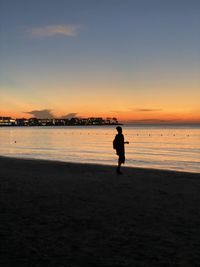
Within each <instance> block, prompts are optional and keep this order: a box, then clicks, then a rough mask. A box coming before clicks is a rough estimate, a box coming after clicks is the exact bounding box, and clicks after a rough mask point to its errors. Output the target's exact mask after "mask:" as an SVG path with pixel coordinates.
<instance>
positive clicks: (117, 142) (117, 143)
mask: <svg viewBox="0 0 200 267" xmlns="http://www.w3.org/2000/svg"><path fill="white" fill-rule="evenodd" d="M116 130H117V132H118V134H116V136H115V139H114V140H113V148H114V149H115V150H116V154H117V155H118V156H119V159H118V166H117V173H118V174H122V172H121V170H120V168H121V164H122V163H123V164H124V163H125V149H124V144H129V142H124V135H123V134H122V127H120V126H117V127H116Z"/></svg>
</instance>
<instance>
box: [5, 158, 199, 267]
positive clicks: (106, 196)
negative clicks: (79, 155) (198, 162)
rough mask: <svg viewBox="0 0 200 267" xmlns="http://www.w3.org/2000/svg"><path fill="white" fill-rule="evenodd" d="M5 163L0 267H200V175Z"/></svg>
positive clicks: (28, 161)
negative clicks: (199, 266)
mask: <svg viewBox="0 0 200 267" xmlns="http://www.w3.org/2000/svg"><path fill="white" fill-rule="evenodd" d="M123 171H124V174H123V175H116V173H115V166H108V165H106V166H105V165H95V164H77V163H65V162H59V161H47V160H35V159H34V160H32V159H16V158H9V157H1V156H0V183H1V198H0V200H1V218H2V219H1V226H0V231H1V242H2V244H3V246H2V252H1V253H2V255H1V257H0V265H1V266H2V267H9V266H10V267H11V266H12V267H13V266H16V267H17V266H19V267H23V266H27V267H29V266H41V267H44V266H48V267H55V266H72V267H77V266H78V267H83V266H87V267H93V266H99V267H101V266H102V267H104V266H106V267H111V266H120V267H127V266H128V267H129V266H130V267H132V266H139V267H140V266H141V267H142V266H161V267H163V266H170V267H171V266H198V264H199V262H200V255H199V249H200V227H199V225H200V194H199V190H200V179H199V178H200V174H198V173H186V172H177V171H165V170H156V169H141V168H129V167H124V168H123Z"/></svg>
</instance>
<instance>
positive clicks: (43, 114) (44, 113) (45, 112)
mask: <svg viewBox="0 0 200 267" xmlns="http://www.w3.org/2000/svg"><path fill="white" fill-rule="evenodd" d="M24 113H26V114H31V115H33V116H34V117H36V118H38V119H53V118H54V117H55V116H54V115H53V113H52V110H51V109H42V110H32V111H28V112H24Z"/></svg>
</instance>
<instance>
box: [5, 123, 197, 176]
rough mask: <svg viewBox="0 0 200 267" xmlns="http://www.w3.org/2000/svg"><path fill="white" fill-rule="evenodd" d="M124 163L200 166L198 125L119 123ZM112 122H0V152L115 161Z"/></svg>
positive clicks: (177, 167) (188, 168)
mask: <svg viewBox="0 0 200 267" xmlns="http://www.w3.org/2000/svg"><path fill="white" fill-rule="evenodd" d="M123 133H124V136H125V139H126V140H127V141H129V142H130V144H129V145H126V166H133V167H145V168H158V169H168V170H178V171H189V172H198V173H199V172H200V127H197V126H196V127H180V126H179V127H174V126H173V127H172V126H171V127H170V126H166V127H161V126H159V127H158V126H148V127H147V126H146V127H141V126H140V127H136V126H123ZM115 134H116V130H115V126H92V127H91V126H69V127H0V155H2V156H11V157H19V158H37V159H48V160H59V161H65V162H82V163H84V162H86V163H98V164H107V165H116V163H117V156H116V154H115V150H113V148H112V141H113V139H114V137H115Z"/></svg>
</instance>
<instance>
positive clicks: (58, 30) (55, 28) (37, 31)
mask: <svg viewBox="0 0 200 267" xmlns="http://www.w3.org/2000/svg"><path fill="white" fill-rule="evenodd" d="M80 28H81V25H48V26H43V27H33V28H30V29H28V30H27V33H28V34H29V35H30V36H31V37H35V38H42V37H52V36H55V35H64V36H76V35H77V34H78V32H79V30H80Z"/></svg>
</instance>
